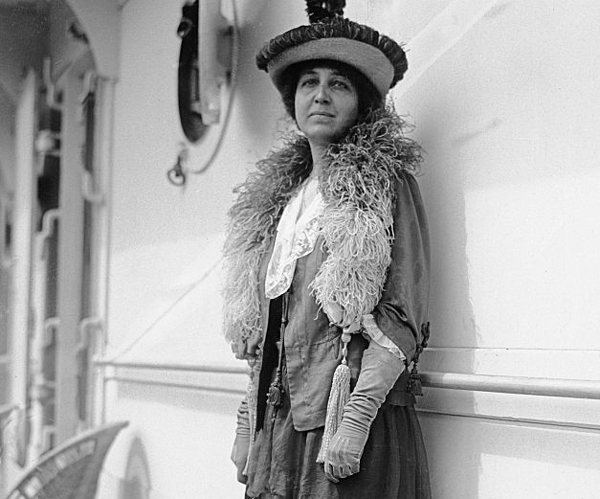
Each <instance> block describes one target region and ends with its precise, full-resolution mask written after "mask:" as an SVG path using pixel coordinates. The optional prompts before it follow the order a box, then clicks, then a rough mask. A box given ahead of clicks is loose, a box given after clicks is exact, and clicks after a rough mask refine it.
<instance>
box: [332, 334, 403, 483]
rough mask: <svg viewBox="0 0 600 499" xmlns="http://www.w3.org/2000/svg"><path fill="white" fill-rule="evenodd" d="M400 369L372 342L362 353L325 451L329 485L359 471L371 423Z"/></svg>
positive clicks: (391, 356)
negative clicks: (350, 391) (341, 414)
mask: <svg viewBox="0 0 600 499" xmlns="http://www.w3.org/2000/svg"><path fill="white" fill-rule="evenodd" d="M403 370H404V362H403V361H402V360H401V359H399V358H398V357H396V356H395V355H394V354H392V353H391V352H390V351H389V350H387V349H386V348H384V347H382V346H380V345H378V344H377V343H376V342H375V341H371V343H370V345H369V347H368V348H367V349H366V350H365V352H364V354H363V358H362V367H361V371H360V374H359V376H358V381H357V383H356V387H355V388H354V391H353V392H352V394H351V395H350V400H349V401H348V403H347V404H346V406H345V407H344V415H343V417H342V422H341V423H340V426H339V428H338V430H337V432H336V433H335V435H334V436H333V438H332V439H331V442H330V443H329V448H328V449H327V455H326V457H325V463H324V465H325V475H326V476H327V478H329V480H331V481H332V482H338V481H339V479H340V478H346V477H348V476H350V475H353V474H354V473H358V471H359V470H360V459H361V457H362V453H363V450H364V448H365V444H366V442H367V438H368V437H369V430H370V429H371V423H372V422H373V420H374V419H375V416H376V415H377V411H378V410H379V408H380V407H381V404H383V402H384V401H385V398H386V397H387V394H388V393H389V391H390V390H391V389H392V387H393V386H394V383H395V382H396V380H397V379H398V377H399V376H400V374H402V371H403Z"/></svg>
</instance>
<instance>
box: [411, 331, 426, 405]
mask: <svg viewBox="0 0 600 499" xmlns="http://www.w3.org/2000/svg"><path fill="white" fill-rule="evenodd" d="M430 335H431V332H430V328H429V322H427V323H426V324H422V325H421V338H422V339H421V344H420V345H417V352H416V354H415V358H414V360H413V367H412V369H411V371H410V377H409V378H408V384H407V390H408V391H409V392H410V393H412V394H413V395H418V396H421V395H423V385H422V383H421V375H420V374H419V371H418V369H417V365H418V364H419V359H420V357H421V354H422V353H423V350H425V349H426V348H427V345H428V344H429V337H430Z"/></svg>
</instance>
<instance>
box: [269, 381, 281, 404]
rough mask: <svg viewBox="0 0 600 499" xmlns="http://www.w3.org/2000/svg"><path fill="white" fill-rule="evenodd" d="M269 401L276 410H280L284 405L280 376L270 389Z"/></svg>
mask: <svg viewBox="0 0 600 499" xmlns="http://www.w3.org/2000/svg"><path fill="white" fill-rule="evenodd" d="M267 401H268V402H269V404H271V405H272V406H273V407H275V408H276V409H279V408H280V407H281V406H282V405H283V383H281V379H280V377H279V376H277V379H276V380H275V381H273V383H271V386H270V387H269V394H268V395H267Z"/></svg>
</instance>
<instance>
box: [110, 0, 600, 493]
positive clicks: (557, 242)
mask: <svg viewBox="0 0 600 499" xmlns="http://www.w3.org/2000/svg"><path fill="white" fill-rule="evenodd" d="M236 3H237V4H238V13H239V18H240V35H241V45H240V66H239V81H238V86H237V90H236V93H235V97H234V98H235V102H234V107H233V112H232V116H231V120H230V122H229V124H228V129H227V134H226V136H225V140H224V142H223V146H222V150H221V152H220V154H219V155H218V156H217V158H216V161H215V163H214V164H213V165H212V166H211V167H210V168H209V169H208V171H207V172H206V173H205V174H203V175H201V176H190V177H189V179H188V184H187V186H186V187H185V188H184V189H181V188H176V187H173V186H171V185H170V184H168V182H167V180H166V171H167V170H168V169H169V168H170V167H171V166H172V165H173V163H174V161H175V158H176V154H177V150H178V143H179V142H180V141H181V140H182V132H181V131H180V128H179V124H178V118H177V102H176V63H177V58H178V50H179V43H178V42H179V40H178V38H177V37H176V35H175V28H176V26H177V23H178V20H179V16H180V11H179V9H180V5H179V3H171V4H165V3H164V2H160V1H159V0H146V1H142V0H129V1H128V2H127V3H125V5H124V7H123V9H122V11H121V19H120V21H121V33H120V43H121V47H120V60H121V70H120V75H119V81H118V84H117V88H116V95H117V99H116V106H115V108H116V111H115V129H114V135H115V142H114V171H113V185H114V189H113V191H112V193H111V197H112V199H111V202H112V213H113V218H112V238H111V244H112V245H111V273H110V282H109V285H110V303H109V317H108V333H109V351H108V353H109V357H110V356H114V357H115V358H117V359H118V360H136V361H152V362H158V361H162V362H182V363H192V364H203V363H204V364H222V365H227V366H238V365H239V364H238V363H237V362H236V361H235V360H233V359H232V357H231V355H230V354H229V352H228V348H227V346H226V345H225V344H224V343H223V342H222V339H221V337H220V331H219V328H220V301H219V297H218V292H217V291H218V288H219V282H220V281H219V272H218V262H219V258H220V253H219V251H220V245H221V243H222V232H223V229H224V224H225V220H226V218H225V214H226V210H227V208H228V206H229V205H230V203H231V199H232V196H231V188H232V186H233V185H235V184H236V183H238V182H239V181H241V180H242V179H243V177H244V174H245V171H246V169H247V168H248V167H249V165H251V164H252V163H253V162H254V161H255V160H256V159H258V158H259V157H261V156H262V155H264V153H265V152H266V151H267V149H268V148H269V144H270V143H272V137H273V135H274V131H275V128H276V126H278V123H277V119H278V118H279V117H280V116H281V113H282V112H281V107H280V106H279V104H278V103H277V97H276V95H275V92H274V91H273V90H272V89H271V87H270V86H269V83H268V78H267V77H266V76H265V75H263V74H259V73H258V72H257V71H256V70H255V69H254V65H253V57H254V54H255V52H256V51H257V49H258V48H259V47H260V45H261V43H262V42H263V41H264V40H266V39H267V38H269V37H270V36H272V35H274V34H277V33H279V32H281V31H282V30H283V29H286V28H289V27H292V26H294V25H296V24H297V23H298V22H304V20H305V18H304V14H303V2H300V1H298V2H293V3H288V2H286V3H285V4H284V2H279V1H275V0H271V1H267V0H260V1H259V0H252V1H249V0H248V1H243V2H242V1H237V2H236ZM349 4H350V5H349V7H348V9H347V13H348V15H349V16H350V17H353V18H355V19H357V20H358V21H363V22H367V23H372V24H373V25H376V26H377V27H378V28H379V29H380V30H381V31H382V32H385V33H389V34H391V35H392V36H394V37H395V38H396V39H398V40H404V41H406V42H407V47H408V49H409V52H408V56H409V61H410V70H409V73H408V74H407V77H406V83H403V82H401V83H400V84H399V85H398V88H397V90H396V91H395V92H394V96H395V101H396V107H397V109H398V111H399V112H401V113H403V114H405V113H409V114H410V117H411V119H412V121H414V122H415V123H416V125H417V129H416V131H415V137H416V138H417V139H418V140H419V141H420V142H421V143H422V145H423V146H424V148H425V149H426V151H427V156H426V163H425V165H424V168H423V171H424V174H423V176H422V177H421V180H420V183H421V186H422V190H423V193H424V196H425V198H426V205H427V210H428V214H429V218H430V224H431V233H432V241H433V248H434V255H433V257H434V259H433V262H434V264H433V294H432V308H431V321H432V325H433V335H434V336H433V340H432V346H431V348H430V349H429V351H428V352H427V354H426V355H425V358H424V366H423V367H424V369H426V370H433V371H443V372H446V371H449V372H463V373H476V374H504V375H518V376H539V377H555V378H566V379H570V378H571V379H577V378H582V379H596V380H598V379H600V367H598V366H600V363H599V362H598V360H599V357H600V354H599V352H600V348H599V347H600V336H598V334H597V330H598V323H599V322H600V321H599V319H600V317H599V314H600V312H599V310H598V308H597V307H594V305H595V301H596V297H597V296H598V291H599V289H598V288H599V286H600V284H599V282H600V279H599V277H600V276H599V275H598V273H599V269H600V266H599V265H598V256H597V255H598V253H599V252H598V250H599V249H600V248H599V243H598V234H597V231H598V229H597V227H598V226H599V222H600V220H599V218H600V209H599V208H600V206H598V204H599V201H598V197H597V195H596V192H597V191H598V186H599V181H600V178H599V176H600V173H599V170H598V168H597V166H598V164H597V163H598V160H597V158H598V156H599V154H598V153H599V152H600V151H599V150H598V149H599V148H600V145H599V144H598V141H596V140H594V139H595V134H596V130H598V129H599V128H600V127H599V125H600V123H599V120H600V112H599V111H600V109H599V107H600V94H599V93H598V92H597V87H598V78H599V77H598V75H599V74H600V72H599V71H598V70H599V69H600V68H599V67H598V65H599V63H598V60H597V58H596V57H595V51H594V50H591V49H590V48H591V47H595V46H596V45H597V34H598V32H599V30H598V28H599V26H598V24H599V22H600V6H598V5H597V4H596V3H595V2H593V1H591V0H590V1H583V0H580V1H576V2H571V3H568V4H567V3H565V2H558V1H551V2H547V1H542V0H537V1H536V0H530V1H529V2H510V1H507V2H500V1H489V0H488V1H485V2H484V1H480V2H473V1H468V0H455V1H453V2H451V1H442V0H439V1H432V2H427V3H424V2H420V1H418V0H406V1H395V0H387V1H384V0H372V1H369V2H362V3H360V5H359V3H358V2H356V1H354V2H349ZM141 34H145V35H146V36H141ZM411 71H412V72H413V73H412V75H411ZM211 140H212V139H211ZM209 142H210V141H209ZM206 149H207V147H206V146H203V145H198V146H192V147H191V161H190V166H191V167H194V166H196V167H197V166H200V165H202V163H203V158H204V157H205V156H206V154H207V151H206ZM236 379H237V378H236ZM239 379H240V380H241V379H242V377H240V378H239ZM236 383H237V382H236ZM239 384H241V381H240V382H239ZM109 388H110V389H109V395H110V396H109V399H108V405H107V416H108V417H109V418H111V419H112V418H121V417H125V418H128V419H131V422H132V425H131V428H130V429H129V430H128V432H129V433H127V434H126V435H125V436H124V437H123V438H121V437H119V440H118V441H117V444H116V447H115V452H114V453H113V454H111V456H113V457H112V458H111V459H112V460H109V463H108V469H109V472H110V473H112V476H116V477H118V476H119V474H120V473H121V474H122V470H123V467H122V464H123V462H122V461H123V456H124V455H125V454H124V453H126V451H127V446H128V444H129V442H130V439H131V438H132V436H133V435H135V434H141V435H143V436H144V438H145V441H146V442H147V444H148V450H149V461H150V468H151V470H152V473H153V474H154V477H155V479H156V483H154V485H153V490H154V493H155V497H168V496H169V495H168V492H169V491H168V490H167V489H168V484H167V482H163V481H162V480H163V478H162V477H163V474H164V473H165V470H168V473H169V474H170V476H171V479H172V482H171V483H174V482H177V483H183V484H187V486H188V487H189V489H188V490H190V491H192V490H193V491H194V493H196V492H200V491H206V490H210V491H212V490H213V489H212V487H213V485H214V484H215V483H226V484H228V485H227V486H230V487H234V486H232V485H231V480H233V479H234V478H233V469H232V467H231V466H230V465H229V463H228V462H226V461H227V456H226V454H227V453H228V450H229V446H230V444H231V440H232V439H233V433H232V432H233V424H234V422H233V413H232V411H231V408H232V407H234V405H235V399H236V398H237V395H231V396H228V397H226V402H224V401H221V402H218V403H216V402H214V400H213V399H210V398H207V397H206V396H205V397H204V398H203V399H202V400H205V401H206V405H202V404H201V403H200V402H199V401H198V400H195V401H194V402H193V403H192V402H191V400H192V399H193V398H192V399H190V398H189V397H187V396H183V395H182V396H181V398H180V399H179V400H176V398H167V397H166V395H165V397H164V398H162V399H160V397H158V399H157V395H156V394H154V395H151V394H149V393H147V392H146V391H144V390H142V389H139V390H134V389H132V388H131V387H128V386H127V385H124V386H122V387H121V388H118V387H116V386H114V382H110V383H109ZM239 389H243V386H240V387H239ZM172 396H173V395H172V394H171V395H170V397H172ZM215 407H217V409H214V408H215ZM420 407H421V409H422V410H423V413H422V421H423V426H424V429H425V433H426V435H425V436H426V441H427V446H428V449H429V454H430V461H431V463H430V464H431V470H432V477H433V486H434V494H435V495H434V497H436V499H454V498H457V499H458V498H460V499H492V498H504V497H529V498H539V499H542V498H543V499H547V498H550V497H564V496H567V495H569V496H570V497H578V498H584V499H587V498H590V499H591V498H592V497H594V494H595V491H596V490H598V485H600V473H599V472H598V470H600V461H599V459H600V458H599V457H598V455H597V453H594V449H595V448H597V444H598V442H597V432H595V431H592V430H589V429H586V428H590V427H592V426H594V425H596V426H598V425H600V421H599V420H598V416H597V414H599V413H600V412H599V411H598V409H600V407H598V403H597V402H595V401H578V400H566V399H548V398H541V397H537V398H536V397H523V396H516V395H500V394H494V393H492V394H482V393H472V392H457V391H453V390H441V389H428V390H427V394H426V396H425V397H424V399H423V400H422V401H421V402H420ZM214 411H216V414H218V417H217V418H216V419H214V418H213V415H214V413H215V412H214ZM449 413H451V414H454V415H453V416H448V415H447V414H449ZM515 419H516V420H515ZM525 420H526V422H524V421H525ZM215 421H218V423H216V422H215ZM213 424H215V425H216V426H214V427H212V426H211V425H213ZM207 427H211V428H213V429H214V431H213V432H212V433H210V434H207V430H206V428H207ZM575 427H577V429H576V428H575ZM179 430H180V431H179ZM215 439H216V440H215ZM167 442H170V443H171V445H172V448H173V449H174V452H177V451H176V450H177V449H180V450H181V452H182V453H183V454H185V455H186V456H189V457H190V459H191V462H195V460H196V459H197V460H198V461H197V462H198V463H203V464H204V465H210V463H206V461H203V459H204V458H205V457H206V456H207V455H210V456H212V457H214V459H213V463H214V467H209V468H206V467H205V466H204V465H203V466H198V470H197V475H194V476H191V475H190V471H189V469H190V468H185V467H182V466H179V465H178V464H177V463H178V461H177V459H179V457H178V456H176V455H175V454H169V455H165V454H164V453H163V452H162V451H161V448H163V447H162V446H164V445H166V444H167ZM202 442H208V444H209V445H210V448H209V451H208V452H209V454H206V452H207V448H206V447H205V446H204V444H202ZM119 456H120V457H119ZM115 480H116V481H118V479H115ZM115 483H116V482H115ZM209 483H210V484H211V485H210V486H209V485H207V484H209ZM181 487H184V485H181ZM202 487H206V489H203V488H202ZM177 490H178V491H179V492H181V493H180V494H179V495H180V496H181V497H193V494H189V495H186V494H185V490H179V489H177Z"/></svg>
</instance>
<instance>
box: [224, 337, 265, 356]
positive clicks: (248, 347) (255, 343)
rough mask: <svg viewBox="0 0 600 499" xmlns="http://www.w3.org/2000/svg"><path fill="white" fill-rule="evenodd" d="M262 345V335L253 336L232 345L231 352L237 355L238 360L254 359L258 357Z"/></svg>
mask: <svg viewBox="0 0 600 499" xmlns="http://www.w3.org/2000/svg"><path fill="white" fill-rule="evenodd" d="M260 343H261V337H260V335H253V336H251V337H250V338H248V339H245V340H239V341H237V342H235V343H232V344H231V351H232V352H233V353H234V354H235V357H236V358H237V359H240V360H244V359H253V358H255V357H256V356H257V355H258V350H259V349H260Z"/></svg>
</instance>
